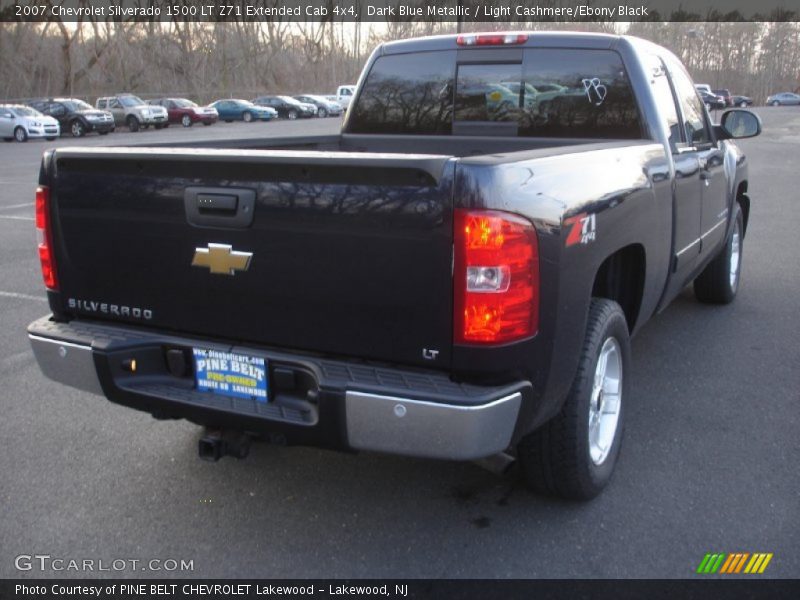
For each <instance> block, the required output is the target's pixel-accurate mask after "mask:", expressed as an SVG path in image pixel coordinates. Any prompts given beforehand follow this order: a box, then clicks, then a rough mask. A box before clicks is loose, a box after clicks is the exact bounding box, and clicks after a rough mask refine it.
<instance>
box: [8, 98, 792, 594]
mask: <svg viewBox="0 0 800 600" xmlns="http://www.w3.org/2000/svg"><path fill="white" fill-rule="evenodd" d="M757 112H758V113H759V114H760V115H761V116H762V118H763V120H764V126H765V129H764V133H763V135H762V136H761V137H759V138H756V139H753V140H745V141H743V142H741V145H742V146H743V147H744V149H745V151H746V152H747V154H748V157H749V159H750V188H749V191H750V196H751V198H752V210H751V215H750V226H749V229H748V231H747V237H746V239H745V243H744V264H743V274H742V283H741V289H740V292H739V295H738V297H737V299H736V301H735V302H734V303H733V304H731V305H729V306H724V307H711V306H707V305H703V304H700V303H698V302H696V301H695V300H694V297H693V294H692V292H691V288H687V290H685V291H684V292H683V294H682V295H681V296H680V297H679V298H677V299H676V300H675V302H674V303H673V304H672V305H671V306H670V307H669V308H668V309H667V310H665V311H664V312H663V313H662V314H660V315H658V316H656V317H655V318H653V319H652V320H651V321H650V323H649V324H648V325H647V326H646V327H645V328H644V329H643V330H642V332H641V333H640V334H639V335H638V336H637V337H636V338H635V340H634V341H633V355H634V372H633V378H634V382H633V387H632V392H633V393H632V394H631V397H629V398H628V404H627V411H628V412H627V429H626V434H625V440H624V445H623V449H622V455H621V457H620V462H619V464H618V468H617V472H616V474H615V476H614V479H613V480H612V482H611V485H610V487H609V488H608V489H607V490H606V491H605V493H604V494H603V495H602V496H601V497H599V498H597V499H596V500H594V501H592V502H589V503H584V504H575V503H566V502H561V501H558V500H553V499H548V498H543V497H539V496H536V495H534V494H532V493H530V492H527V491H525V490H524V489H523V488H522V487H521V486H520V484H519V482H518V479H517V478H516V477H515V476H514V475H513V474H512V475H510V476H506V477H500V476H496V475H494V474H492V473H489V472H488V471H484V470H483V469H481V468H479V467H478V466H476V465H473V464H471V463H466V464H462V463H447V462H437V461H429V460H418V459H409V458H400V457H393V456H383V455H377V454H360V455H350V454H341V453H335V452H331V451H324V450H318V449H309V448H281V447H273V446H265V445H258V446H255V447H254V448H253V450H252V452H251V455H250V457H249V458H248V459H246V460H243V461H237V460H235V459H231V458H226V459H224V460H222V461H220V462H219V463H207V462H203V461H201V460H199V459H198V458H197V438H198V428H197V427H195V426H194V425H191V424H189V423H186V422H159V421H155V420H154V419H152V418H151V417H150V416H148V415H146V414H144V413H139V412H136V411H132V410H129V409H126V408H122V407H119V406H116V405H113V404H111V403H109V402H107V401H106V400H104V399H103V398H100V397H98V396H92V395H90V394H87V393H84V392H80V391H77V390H73V389H69V388H66V387H63V386H61V385H58V384H56V383H53V382H51V381H49V380H47V379H45V377H44V376H43V375H42V374H41V373H40V371H39V369H38V367H37V365H36V362H35V360H34V357H33V354H32V352H31V350H30V346H29V344H28V340H27V337H26V335H25V328H26V326H27V325H28V323H30V322H31V321H33V320H34V319H36V318H38V317H40V316H42V315H44V314H46V313H47V312H48V307H47V303H46V301H45V294H44V289H43V285H42V282H41V275H40V272H39V264H38V258H37V256H36V252H35V234H34V223H33V191H34V188H35V186H36V181H37V175H38V169H39V160H40V157H41V153H42V151H43V150H44V149H45V148H47V147H50V146H52V145H58V146H74V145H91V146H98V145H110V144H118V145H119V144H122V145H124V144H131V143H145V142H147V141H151V140H152V141H154V142H156V141H159V142H161V141H179V140H180V141H191V140H205V139H211V138H216V139H222V138H243V137H260V136H285V135H307V134H315V133H320V134H322V133H334V132H335V131H337V128H338V125H339V120H338V119H324V120H323V119H316V120H313V121H304V122H274V123H257V124H256V123H254V124H243V123H242V124H233V125H227V124H217V125H214V126H213V127H193V128H191V129H183V128H180V127H175V126H173V127H170V128H169V129H168V130H164V131H152V130H150V131H146V132H141V133H138V134H131V133H127V132H123V131H121V132H119V133H115V134H112V135H110V136H106V137H98V136H90V137H87V138H84V139H82V140H72V139H70V138H63V139H61V140H59V141H58V142H40V141H30V142H28V143H26V144H19V143H6V144H3V143H0V448H1V449H0V502H2V510H0V577H30V578H33V577H79V576H86V575H92V574H94V575H96V576H104V577H105V576H124V577H136V576H147V577H161V576H175V577H177V576H183V577H186V576H191V577H267V578H284V577H287V578H288V577H291V578H311V577H323V578H328V577H351V578H355V577H380V578H383V577H402V578H407V577H408V578H422V577H426V578H427V577H431V578H439V577H488V578H506V577H520V578H528V577H565V578H571V577H637V578H638V577H646V578H647V577H691V576H693V574H694V571H695V569H696V568H697V565H698V564H699V563H700V561H701V559H702V558H703V556H704V555H705V554H706V553H708V552H771V553H773V554H774V557H773V559H772V562H771V563H770V565H769V567H768V569H767V571H766V572H765V574H764V576H772V577H798V576H800V472H799V470H798V465H800V433H798V432H800V371H799V370H798V366H799V365H800V344H798V340H800V310H798V309H800V260H798V259H799V258H800V241H799V240H800V219H798V216H797V215H798V203H799V202H800V197H798V188H800V176H798V165H799V164H800V162H798V156H800V108H775V109H773V108H769V109H766V108H765V109H757ZM37 554H38V555H49V556H50V557H51V559H44V560H45V562H48V564H51V566H52V563H49V561H50V560H52V559H63V560H64V561H65V562H63V563H55V564H57V565H60V566H62V567H64V568H66V567H68V566H69V562H68V561H69V560H77V561H83V560H93V561H95V562H94V563H93V564H94V566H95V569H97V568H99V567H100V563H99V561H101V560H102V561H103V564H104V565H105V566H106V567H110V566H111V565H114V564H115V565H116V566H121V565H122V564H123V563H120V562H117V563H113V562H112V561H115V560H117V561H119V560H122V561H125V563H124V564H125V567H124V568H123V569H122V570H120V571H116V570H114V569H113V568H111V570H109V571H100V572H99V571H97V570H95V572H94V573H92V572H88V573H87V572H81V571H76V570H60V571H57V570H53V569H52V568H46V569H44V570H42V569H40V568H39V566H38V564H37V563H34V564H33V568H32V569H31V570H29V571H19V570H18V569H17V568H16V566H15V563H17V564H18V565H20V566H23V567H24V566H25V565H26V564H28V563H27V562H26V559H24V558H23V559H22V562H21V563H20V560H17V557H18V556H20V555H23V556H25V555H37ZM152 559H158V560H161V561H162V562H161V563H154V564H153V565H148V564H147V563H148V561H150V560H152ZM132 560H138V561H142V562H141V563H136V566H135V567H133V566H131V565H132V564H133V563H131V562H130V561H132ZM170 560H174V561H176V562H177V564H178V565H179V564H180V561H186V562H188V561H191V564H192V570H186V571H181V570H180V568H179V567H178V569H176V570H166V569H171V567H173V566H175V565H174V564H173V563H171V562H169V561H170ZM159 565H161V569H162V570H160V571H152V570H147V569H148V568H149V566H152V567H153V568H158V567H159ZM143 569H145V570H143Z"/></svg>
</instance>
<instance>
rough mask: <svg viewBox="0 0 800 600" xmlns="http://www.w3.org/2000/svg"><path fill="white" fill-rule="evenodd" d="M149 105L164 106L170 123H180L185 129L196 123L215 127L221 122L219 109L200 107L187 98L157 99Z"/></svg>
mask: <svg viewBox="0 0 800 600" xmlns="http://www.w3.org/2000/svg"><path fill="white" fill-rule="evenodd" d="M147 103H148V104H153V105H155V106H163V107H164V108H166V109H167V118H168V119H169V122H170V123H180V124H181V125H183V126H184V127H191V126H192V125H194V124H195V123H202V124H203V125H213V124H214V123H216V122H217V120H219V113H218V112H217V109H215V108H212V107H210V106H198V105H197V104H196V103H195V102H192V101H191V100H187V99H186V98H157V99H156V100H148V101H147Z"/></svg>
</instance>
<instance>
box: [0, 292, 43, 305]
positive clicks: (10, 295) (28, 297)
mask: <svg viewBox="0 0 800 600" xmlns="http://www.w3.org/2000/svg"><path fill="white" fill-rule="evenodd" d="M0 296H2V297H3V298H18V299H20V300H37V301H39V302H47V298H46V297H44V296H31V295H30V294H18V293H17V292H2V291H0Z"/></svg>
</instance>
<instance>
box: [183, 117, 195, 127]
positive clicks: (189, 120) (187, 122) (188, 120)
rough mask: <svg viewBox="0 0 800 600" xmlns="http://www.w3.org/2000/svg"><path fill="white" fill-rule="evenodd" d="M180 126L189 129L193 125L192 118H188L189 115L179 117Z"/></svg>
mask: <svg viewBox="0 0 800 600" xmlns="http://www.w3.org/2000/svg"><path fill="white" fill-rule="evenodd" d="M181 125H183V126H184V127H191V126H192V125H194V123H193V122H192V117H190V116H189V115H183V116H182V117H181Z"/></svg>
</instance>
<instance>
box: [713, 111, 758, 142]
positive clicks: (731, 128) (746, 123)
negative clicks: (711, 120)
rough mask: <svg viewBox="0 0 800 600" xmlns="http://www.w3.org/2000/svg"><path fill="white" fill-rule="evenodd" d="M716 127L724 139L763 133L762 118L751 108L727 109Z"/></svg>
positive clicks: (719, 135) (748, 136)
mask: <svg viewBox="0 0 800 600" xmlns="http://www.w3.org/2000/svg"><path fill="white" fill-rule="evenodd" d="M715 129H716V133H717V137H718V138H720V139H723V140H732V139H741V138H751V137H755V136H757V135H758V134H760V133H761V119H760V118H759V117H758V115H757V114H755V113H752V112H750V111H749V110H738V109H733V110H727V111H725V112H724V113H722V119H720V124H719V125H717V126H716V127H715Z"/></svg>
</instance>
